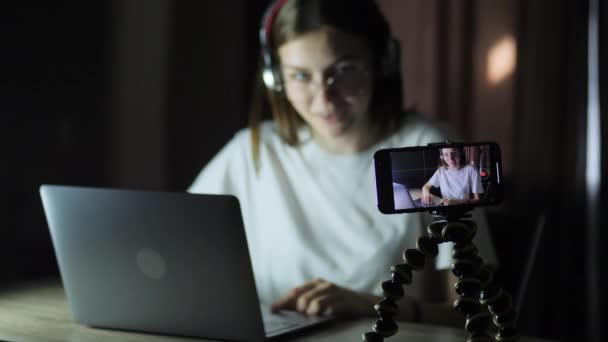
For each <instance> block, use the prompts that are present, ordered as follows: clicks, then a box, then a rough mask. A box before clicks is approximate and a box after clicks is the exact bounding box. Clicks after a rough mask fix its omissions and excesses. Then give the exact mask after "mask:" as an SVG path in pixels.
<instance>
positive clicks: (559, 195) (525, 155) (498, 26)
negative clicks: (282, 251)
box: [0, 0, 608, 341]
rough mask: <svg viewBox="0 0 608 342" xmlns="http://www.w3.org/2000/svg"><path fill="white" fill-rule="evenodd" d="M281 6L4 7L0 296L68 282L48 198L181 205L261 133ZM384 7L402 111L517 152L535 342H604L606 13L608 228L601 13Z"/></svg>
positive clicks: (504, 273) (415, 2) (512, 264)
mask: <svg viewBox="0 0 608 342" xmlns="http://www.w3.org/2000/svg"><path fill="white" fill-rule="evenodd" d="M266 3H267V1H232V2H212V1H186V0H180V1H170V0H149V1H145V2H144V1H134V0H124V1H122V0H115V1H87V2H83V1H53V2H43V1H39V2H10V3H7V4H3V5H2V7H1V9H0V32H2V38H3V39H2V45H1V53H0V68H1V69H0V71H1V72H0V90H1V91H0V116H1V118H2V121H1V124H0V137H1V140H0V141H1V142H2V144H0V152H1V154H0V155H1V157H2V159H1V160H2V163H1V165H2V167H0V175H1V177H0V181H1V182H2V184H1V185H2V189H3V196H1V197H0V198H1V199H0V215H1V216H0V217H1V218H2V229H1V230H0V234H1V235H0V267H1V269H2V272H1V273H0V281H2V282H8V281H13V280H17V279H23V278H38V277H44V276H49V275H50V276H52V275H56V274H57V269H56V264H55V260H54V255H53V252H52V248H51V245H50V239H49V235H48V231H47V227H46V222H45V220H44V216H43V213H42V209H41V204H40V200H39V196H38V187H39V185H40V184H42V183H61V184H78V185H89V186H111V187H122V188H139V189H158V190H177V191H181V190H184V189H185V188H186V187H187V186H188V185H189V184H190V182H191V181H192V180H193V179H194V177H195V175H196V174H197V173H198V171H199V170H200V168H201V167H203V166H204V165H205V163H206V162H207V161H208V160H209V159H210V158H211V157H212V156H213V154H214V153H216V152H217V150H218V149H219V148H221V146H223V144H224V143H225V142H226V141H228V139H230V138H231V137H232V135H233V134H234V133H235V132H236V131H237V130H238V129H240V128H242V127H245V126H246V123H247V111H248V107H249V96H250V89H251V88H252V80H253V75H254V71H255V67H256V63H257V47H258V44H257V35H258V26H259V18H260V15H261V12H262V11H263V9H264V8H265V5H266ZM379 3H380V4H381V7H382V8H383V10H384V11H385V13H386V14H387V17H388V19H389V21H390V22H391V25H392V28H393V31H394V34H395V36H396V37H397V38H398V39H399V40H400V41H401V43H402V50H403V51H402V54H403V60H402V61H403V65H402V71H403V72H404V95H405V101H404V106H408V107H411V106H415V107H416V108H417V109H418V110H419V111H420V112H421V113H422V114H423V115H424V116H425V117H427V118H428V119H429V120H434V121H442V122H447V123H448V124H449V125H450V126H451V127H452V129H453V130H454V132H456V133H457V134H458V135H459V136H460V137H462V139H466V140H494V141H497V142H499V143H500V145H501V147H502V149H503V161H504V165H505V167H504V171H505V176H506V179H507V180H508V182H507V186H508V187H507V194H506V196H507V197H506V201H505V203H504V204H503V205H501V206H500V207H496V208H492V209H491V210H490V212H489V218H490V225H491V228H492V236H493V238H494V240H495V244H496V246H497V250H498V253H499V262H500V265H501V269H500V271H499V274H498V277H499V279H500V281H501V282H502V283H503V284H504V286H505V287H506V288H507V289H509V290H510V291H511V292H513V293H514V294H518V293H519V284H520V280H521V275H522V271H521V270H522V268H523V266H524V265H525V264H526V262H527V260H530V254H529V253H528V251H529V249H530V248H531V241H532V237H533V236H534V232H535V229H536V227H537V222H538V219H539V217H541V216H542V217H545V218H546V222H547V223H546V225H545V229H544V233H543V235H542V238H541V239H540V243H539V248H540V250H539V251H538V252H537V253H536V255H537V259H536V262H535V264H534V272H533V273H532V277H531V282H530V285H529V287H528V291H527V292H526V295H525V297H524V299H525V304H524V307H523V308H522V312H521V315H522V317H521V320H520V326H521V328H522V331H523V332H524V333H525V334H529V335H535V336H544V337H552V338H556V339H561V340H572V341H582V340H593V341H600V340H601V337H600V336H606V335H605V327H602V326H601V324H600V323H601V314H605V313H606V310H605V308H606V296H605V295H604V294H603V293H602V291H601V289H602V288H604V287H605V285H606V281H605V278H604V277H605V276H604V275H603V274H605V273H606V272H601V271H603V270H604V269H605V268H606V267H605V266H604V265H603V263H604V262H605V260H607V259H606V258H605V254H606V252H605V249H601V248H600V247H601V246H603V244H604V243H605V242H606V236H605V227H606V212H607V211H608V210H607V208H608V205H606V204H607V203H608V202H607V198H606V196H607V194H606V193H607V186H606V179H607V178H606V175H607V172H608V167H606V165H607V160H608V152H607V148H606V147H607V146H608V143H607V139H608V137H607V133H606V132H607V131H608V129H607V126H608V124H607V122H608V115H606V107H607V105H606V100H607V89H608V87H607V86H606V80H607V79H608V78H607V71H606V70H607V69H608V68H607V67H606V64H605V61H606V60H608V56H607V55H606V45H608V44H606V42H607V41H608V38H607V35H606V33H607V32H608V24H607V22H608V21H607V20H606V18H607V15H608V9H607V7H608V6H606V4H605V1H600V8H599V10H598V13H599V15H600V26H601V36H600V43H601V44H600V55H601V58H600V60H601V63H602V64H601V65H600V83H601V85H602V87H601V89H600V96H601V110H602V115H601V116H602V120H603V122H602V147H604V150H603V151H602V165H603V166H602V170H601V171H602V176H603V177H602V182H601V184H600V185H599V186H600V190H601V191H600V202H599V203H596V204H598V206H599V208H600V214H598V215H596V216H592V215H591V216H590V214H589V211H588V209H589V207H590V206H589V200H588V199H587V197H586V189H585V179H584V175H585V152H586V147H585V143H584V142H585V138H586V126H585V123H586V121H585V120H586V111H587V57H588V56H587V38H586V37H587V27H588V26H587V25H588V21H587V20H588V14H589V6H588V5H587V2H586V1H580V0H557V1H553V0H538V1H526V0H493V1H481V0H461V1H449V0H380V1H379ZM504 37H512V38H513V39H514V40H515V42H516V44H517V50H516V59H517V65H516V68H515V71H514V73H513V74H510V75H509V76H508V77H507V78H506V79H504V80H502V81H501V82H499V83H497V84H492V83H490V82H488V80H487V72H486V67H487V62H486V61H487V60H486V58H487V55H488V53H489V51H490V49H491V48H492V46H493V45H494V44H495V42H497V41H498V40H500V39H502V38H504ZM594 222H595V223H594ZM600 227H602V228H603V229H600ZM602 273H603V274H602ZM602 329H603V330H602ZM602 334H603V335H602Z"/></svg>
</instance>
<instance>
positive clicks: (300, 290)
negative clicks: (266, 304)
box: [270, 280, 318, 312]
mask: <svg viewBox="0 0 608 342" xmlns="http://www.w3.org/2000/svg"><path fill="white" fill-rule="evenodd" d="M317 282H318V280H313V281H311V282H308V283H306V284H304V285H302V286H298V287H296V288H293V289H292V290H291V291H289V292H288V293H287V294H286V295H284V296H283V297H281V298H279V299H278V300H277V301H276V302H274V303H272V305H271V307H270V309H271V310H272V312H277V311H280V310H292V311H295V310H296V304H297V301H298V299H299V298H300V297H301V296H302V294H304V293H307V292H308V291H310V289H312V288H314V287H316V286H317Z"/></svg>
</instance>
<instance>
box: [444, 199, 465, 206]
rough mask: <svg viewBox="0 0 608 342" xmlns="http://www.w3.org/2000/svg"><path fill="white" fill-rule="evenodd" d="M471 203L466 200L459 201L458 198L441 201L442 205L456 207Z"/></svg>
mask: <svg viewBox="0 0 608 342" xmlns="http://www.w3.org/2000/svg"><path fill="white" fill-rule="evenodd" d="M467 203H469V201H468V200H466V199H458V198H446V199H444V200H443V201H441V205H455V204H467Z"/></svg>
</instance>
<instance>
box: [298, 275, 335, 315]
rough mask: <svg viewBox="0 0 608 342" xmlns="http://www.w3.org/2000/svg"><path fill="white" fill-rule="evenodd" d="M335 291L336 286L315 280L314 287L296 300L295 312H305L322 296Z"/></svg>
mask: <svg viewBox="0 0 608 342" xmlns="http://www.w3.org/2000/svg"><path fill="white" fill-rule="evenodd" d="M336 291H337V286H336V285H334V284H332V283H329V282H327V281H324V280H317V281H316V282H315V286H313V287H311V288H309V289H308V291H306V292H304V293H302V294H301V295H300V297H299V298H298V300H297V303H296V310H297V311H300V312H307V311H308V308H309V307H310V304H311V303H312V302H313V301H315V300H317V299H318V298H319V297H321V296H324V295H332V294H333V292H336Z"/></svg>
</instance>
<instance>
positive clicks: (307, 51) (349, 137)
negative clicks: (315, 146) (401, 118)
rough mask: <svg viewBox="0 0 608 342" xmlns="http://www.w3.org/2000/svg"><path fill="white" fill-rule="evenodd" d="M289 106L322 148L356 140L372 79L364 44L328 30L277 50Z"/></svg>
mask: <svg viewBox="0 0 608 342" xmlns="http://www.w3.org/2000/svg"><path fill="white" fill-rule="evenodd" d="M278 53H279V58H280V61H281V72H282V75H283V80H284V82H285V91H286V95H287V98H288V100H289V102H290V103H291V104H292V106H293V107H294V109H295V110H296V111H297V112H298V114H299V115H300V116H301V117H302V118H303V119H304V121H305V122H306V123H307V124H308V125H309V126H310V127H311V129H312V133H313V136H314V138H315V139H316V140H318V141H320V142H321V143H322V144H324V145H328V146H331V145H333V146H335V145H336V143H339V142H340V141H356V140H357V139H359V138H360V137H361V136H364V134H365V132H366V130H368V129H369V127H368V124H369V122H368V120H369V117H368V115H367V113H368V108H369V105H370V100H371V95H372V84H373V75H372V70H371V67H370V64H371V63H370V60H371V57H370V51H369V49H368V48H367V45H366V44H365V42H364V41H362V40H361V39H359V38H357V37H356V36H353V35H351V34H348V33H344V32H341V31H338V30H335V29H332V28H323V29H321V30H319V31H314V32H310V33H306V34H303V35H301V36H298V37H297V38H295V39H293V40H291V41H289V42H287V43H285V44H283V45H282V46H280V47H279V49H278Z"/></svg>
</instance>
